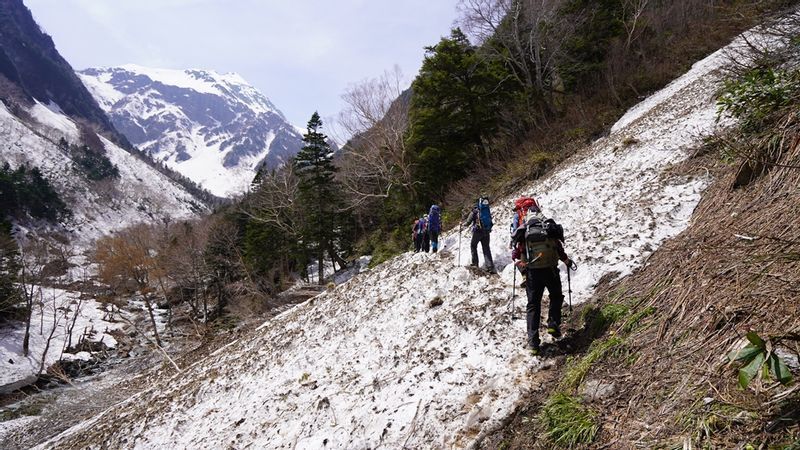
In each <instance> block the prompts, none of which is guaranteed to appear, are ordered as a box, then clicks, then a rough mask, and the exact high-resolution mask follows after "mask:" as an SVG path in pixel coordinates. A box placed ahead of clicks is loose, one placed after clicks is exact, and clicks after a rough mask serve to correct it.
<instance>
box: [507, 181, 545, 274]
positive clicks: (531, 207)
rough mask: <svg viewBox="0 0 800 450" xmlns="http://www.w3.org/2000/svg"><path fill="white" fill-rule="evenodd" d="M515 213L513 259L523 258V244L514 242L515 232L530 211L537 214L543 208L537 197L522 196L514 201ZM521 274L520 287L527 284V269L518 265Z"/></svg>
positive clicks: (512, 242) (512, 245)
mask: <svg viewBox="0 0 800 450" xmlns="http://www.w3.org/2000/svg"><path fill="white" fill-rule="evenodd" d="M513 211H514V215H513V216H512V217H511V225H510V228H511V230H510V231H511V243H510V244H509V246H510V247H511V259H512V260H515V261H516V260H518V259H520V258H521V255H522V251H523V250H524V249H523V245H522V243H521V242H516V243H515V242H514V234H515V233H516V231H517V228H519V227H520V226H521V225H522V224H524V223H525V220H526V219H527V217H528V213H533V214H537V213H540V212H541V210H540V209H539V203H537V202H536V199H534V198H533V197H520V198H518V199H517V200H515V201H514V209H513ZM517 270H519V272H520V274H521V275H522V283H520V287H525V286H526V284H527V279H526V270H525V269H523V268H521V267H517Z"/></svg>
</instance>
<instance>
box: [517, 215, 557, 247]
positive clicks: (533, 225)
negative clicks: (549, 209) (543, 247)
mask: <svg viewBox="0 0 800 450" xmlns="http://www.w3.org/2000/svg"><path fill="white" fill-rule="evenodd" d="M548 238H550V239H556V240H559V241H561V242H564V227H562V226H561V225H560V224H557V223H556V221H555V220H553V219H545V218H542V217H531V218H530V219H528V221H527V222H526V223H525V225H524V226H521V227H519V228H517V230H516V231H515V232H514V235H513V236H512V237H511V239H512V240H513V242H542V241H544V240H546V239H548Z"/></svg>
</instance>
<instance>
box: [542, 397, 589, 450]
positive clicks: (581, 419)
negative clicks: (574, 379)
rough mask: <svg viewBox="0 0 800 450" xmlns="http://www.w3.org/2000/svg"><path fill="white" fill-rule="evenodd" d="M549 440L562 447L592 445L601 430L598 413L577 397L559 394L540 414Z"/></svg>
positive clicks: (550, 400)
mask: <svg viewBox="0 0 800 450" xmlns="http://www.w3.org/2000/svg"><path fill="white" fill-rule="evenodd" d="M539 420H540V422H541V423H542V424H543V425H544V428H545V432H546V434H547V437H548V439H550V440H551V441H552V442H553V443H554V444H556V445H558V446H560V447H568V448H571V447H574V446H576V445H580V444H590V443H592V442H593V441H594V439H595V437H596V436H597V432H598V430H599V425H598V424H597V413H596V412H595V411H593V410H592V409H590V408H588V407H586V406H584V405H582V404H581V403H580V401H578V399H576V398H575V397H572V396H569V395H567V394H564V393H563V392H557V393H555V394H554V395H552V396H551V397H550V399H549V400H548V401H547V403H546V404H545V405H544V408H542V411H541V413H540V414H539Z"/></svg>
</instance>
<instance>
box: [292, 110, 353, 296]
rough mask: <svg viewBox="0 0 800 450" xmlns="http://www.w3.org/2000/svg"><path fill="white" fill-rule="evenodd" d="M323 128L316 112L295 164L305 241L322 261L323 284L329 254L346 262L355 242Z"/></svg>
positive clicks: (337, 260)
mask: <svg viewBox="0 0 800 450" xmlns="http://www.w3.org/2000/svg"><path fill="white" fill-rule="evenodd" d="M321 130H322V120H321V119H320V117H319V114H318V113H316V112H315V113H314V114H313V115H312V116H311V120H309V121H308V126H307V132H306V134H304V135H303V142H305V145H304V146H303V148H302V149H300V152H298V153H297V156H295V159H294V166H293V168H294V170H295V173H296V175H297V177H298V179H299V199H298V200H299V202H300V205H301V210H302V211H303V220H302V224H301V230H302V231H301V245H302V246H303V247H304V248H305V249H306V251H307V252H308V253H309V255H311V256H313V257H314V258H315V259H316V260H317V261H318V275H319V277H318V281H319V283H320V284H321V283H322V278H323V261H324V260H325V256H326V254H327V255H328V256H330V257H331V258H332V259H333V260H334V261H335V262H338V263H340V264H343V263H344V261H343V259H342V256H343V254H346V253H347V252H348V251H349V248H350V246H351V244H352V238H351V233H350V232H349V231H350V230H349V229H348V228H349V227H348V226H346V225H347V224H348V223H349V222H350V220H349V214H347V213H346V212H344V208H343V205H344V200H343V198H342V195H341V192H342V189H341V187H340V186H339V183H338V182H337V181H336V178H335V176H336V171H337V168H336V166H334V164H333V152H332V151H331V148H330V145H328V142H327V137H326V136H325V135H324V134H323V133H322V131H321Z"/></svg>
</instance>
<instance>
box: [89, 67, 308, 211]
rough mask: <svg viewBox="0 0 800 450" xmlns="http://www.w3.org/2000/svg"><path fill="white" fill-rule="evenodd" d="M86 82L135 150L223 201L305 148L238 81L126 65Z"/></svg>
mask: <svg viewBox="0 0 800 450" xmlns="http://www.w3.org/2000/svg"><path fill="white" fill-rule="evenodd" d="M79 76H80V78H81V80H82V81H83V83H84V84H85V85H86V87H87V88H88V89H89V91H90V92H91V93H92V95H93V96H94V97H95V99H96V100H97V102H98V103H99V104H100V106H101V107H102V108H103V109H104V110H105V111H106V112H107V113H108V114H109V116H110V117H111V120H112V122H113V123H114V126H116V127H117V129H119V130H120V131H121V132H122V133H123V134H124V135H125V136H126V137H127V138H128V139H129V140H130V141H131V142H133V143H134V144H135V145H137V146H138V147H139V148H140V149H142V150H146V151H149V152H151V154H152V155H153V157H154V158H156V159H158V160H161V161H164V162H165V163H166V164H167V165H168V166H169V167H171V168H172V169H174V170H176V171H178V172H180V173H182V174H183V175H185V176H186V177H188V178H190V179H192V180H193V181H195V182H197V183H198V184H200V185H202V186H203V187H204V188H206V189H207V190H209V191H210V192H211V193H213V194H215V195H217V196H220V197H227V196H232V195H236V194H239V193H242V192H244V191H245V190H246V189H247V187H248V186H249V184H250V182H251V181H252V180H253V177H254V176H255V173H256V170H257V168H258V167H260V166H261V165H262V164H265V165H266V166H267V167H268V168H276V167H278V166H280V165H282V164H284V163H285V162H287V161H288V160H289V159H290V158H292V157H293V156H294V155H295V154H296V153H297V151H298V150H299V149H300V147H302V145H303V143H302V136H301V134H300V132H299V131H298V130H297V129H296V128H295V127H293V126H292V125H290V124H289V123H288V122H287V121H286V118H285V117H284V116H283V114H282V113H281V112H280V111H279V110H278V109H277V108H276V107H275V106H274V105H273V104H272V103H271V102H270V101H269V100H268V99H267V98H266V97H264V96H263V95H262V94H261V93H260V92H259V91H258V90H257V89H255V88H254V87H252V86H251V85H249V84H248V83H247V82H246V81H245V80H244V79H243V78H242V77H240V76H239V75H237V74H232V73H229V74H224V75H222V74H218V73H216V72H213V71H208V70H168V69H153V68H148V67H142V66H137V65H125V66H122V67H113V68H102V69H86V70H82V71H80V72H79Z"/></svg>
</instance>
